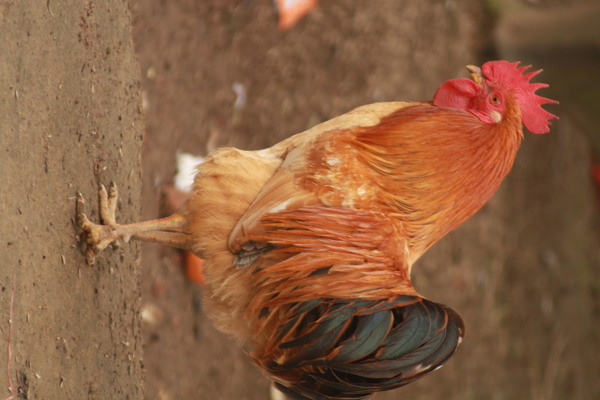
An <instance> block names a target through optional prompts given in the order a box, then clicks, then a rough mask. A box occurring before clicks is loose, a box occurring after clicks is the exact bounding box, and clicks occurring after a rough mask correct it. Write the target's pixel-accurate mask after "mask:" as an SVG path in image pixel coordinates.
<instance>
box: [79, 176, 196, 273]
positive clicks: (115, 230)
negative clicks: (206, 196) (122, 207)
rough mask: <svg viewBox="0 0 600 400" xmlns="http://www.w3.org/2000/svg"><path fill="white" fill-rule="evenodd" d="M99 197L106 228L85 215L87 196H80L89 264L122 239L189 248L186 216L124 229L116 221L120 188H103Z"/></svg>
mask: <svg viewBox="0 0 600 400" xmlns="http://www.w3.org/2000/svg"><path fill="white" fill-rule="evenodd" d="M98 194H99V199H100V218H101V220H102V224H95V223H93V222H91V221H90V220H89V219H88V217H87V216H86V215H85V213H84V204H85V201H84V200H83V196H82V195H81V193H79V192H77V224H78V225H79V227H80V228H81V230H83V232H84V238H85V241H86V244H87V249H86V252H85V254H86V259H87V262H88V263H89V264H93V263H94V262H95V257H96V254H98V253H100V252H101V251H102V250H104V249H105V248H107V247H108V246H109V245H111V244H116V243H117V241H118V240H120V239H122V240H123V241H124V242H128V241H129V240H130V239H137V240H143V241H147V242H157V243H163V244H166V245H168V246H173V247H178V248H182V249H188V248H189V244H190V243H189V235H188V233H187V232H186V230H185V226H186V220H185V217H184V216H183V215H181V214H173V215H171V216H170V217H167V218H161V219H155V220H152V221H145V222H139V223H136V224H126V225H120V224H117V222H116V218H115V212H116V209H117V197H118V193H117V187H116V186H115V185H114V184H111V186H110V189H109V191H108V192H107V191H106V188H105V187H104V185H101V186H100V190H99V193H98Z"/></svg>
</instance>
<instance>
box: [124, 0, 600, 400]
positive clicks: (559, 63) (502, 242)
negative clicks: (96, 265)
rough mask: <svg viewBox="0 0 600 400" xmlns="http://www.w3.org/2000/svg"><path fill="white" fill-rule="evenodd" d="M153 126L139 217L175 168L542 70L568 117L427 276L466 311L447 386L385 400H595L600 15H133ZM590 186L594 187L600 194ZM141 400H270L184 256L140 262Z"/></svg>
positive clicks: (445, 243)
mask: <svg viewBox="0 0 600 400" xmlns="http://www.w3.org/2000/svg"><path fill="white" fill-rule="evenodd" d="M130 10H131V13H132V16H133V35H134V45H135V49H136V54H137V57H138V60H139V64H140V67H141V71H142V95H143V108H144V113H145V126H146V128H145V133H144V141H143V143H144V144H143V146H144V147H143V153H142V163H143V175H142V180H143V185H142V187H143V192H142V200H143V203H142V204H143V206H142V217H143V218H144V219H147V218H155V217H156V216H157V215H160V214H162V213H165V212H166V210H165V203H164V201H163V200H164V196H163V194H164V193H163V192H164V191H163V188H164V186H165V185H168V184H170V183H171V182H172V180H173V176H174V175H175V173H176V162H175V159H176V154H177V153H178V152H188V153H193V154H197V155H205V154H207V152H209V151H210V150H212V149H214V148H215V147H219V146H235V147H240V148H243V149H259V148H264V147H269V146H271V145H272V144H274V143H276V142H278V141H279V140H281V139H283V138H285V137H288V136H290V135H292V134H295V133H298V132H301V131H303V130H305V129H307V128H309V127H311V126H313V125H315V124H317V123H319V122H322V121H325V120H327V119H329V118H332V117H334V116H336V115H339V114H341V113H344V112H346V111H349V110H351V109H352V108H354V107H356V106H359V105H362V104H367V103H372V102H376V101H391V100H428V99H431V97H432V95H433V93H434V91H435V89H436V88H437V86H438V85H439V84H440V83H441V82H442V81H444V80H447V79H452V78H457V77H464V76H466V72H465V70H464V66H465V65H467V64H481V63H482V62H484V61H486V60H492V59H507V60H510V61H522V62H523V63H525V64H533V66H534V68H535V69H538V68H543V69H544V72H543V73H542V74H541V75H539V76H538V77H537V78H535V79H536V80H537V81H541V82H546V83H548V84H550V88H549V89H545V90H544V91H543V92H542V93H541V94H542V95H543V96H547V97H550V98H553V99H558V100H559V101H560V105H559V106H549V107H548V109H549V110H550V111H551V112H553V113H555V114H557V115H558V116H559V117H560V120H559V121H556V122H554V124H553V126H552V131H551V133H549V134H547V135H531V134H528V133H526V138H525V141H524V144H523V147H522V149H521V151H520V153H519V155H518V159H517V163H516V165H515V167H514V170H513V172H512V173H511V175H510V176H509V178H508V179H507V181H506V182H505V183H504V184H503V186H502V188H501V190H500V191H499V193H498V194H497V195H496V196H495V197H494V198H493V200H492V201H491V202H490V203H489V204H488V205H487V206H486V207H485V208H484V209H483V210H482V211H481V212H480V213H479V214H478V215H477V216H476V217H475V218H473V219H472V220H470V221H468V222H467V223H466V224H465V225H464V226H462V227H461V228H459V229H458V230H457V231H455V232H453V233H452V234H451V235H449V236H448V237H447V238H445V239H444V240H442V241H441V242H440V243H439V244H438V245H437V246H435V247H434V248H433V249H432V250H431V251H430V252H429V253H428V254H427V255H426V256H425V257H424V258H423V259H422V260H420V261H419V262H418V263H417V265H416V266H415V269H414V272H413V279H414V282H415V284H416V286H417V289H418V290H419V291H420V292H421V293H423V294H424V295H425V296H428V297H430V298H432V299H433V300H435V301H439V302H443V303H446V304H448V305H449V306H451V307H452V308H454V309H455V310H457V311H458V312H459V313H460V314H461V316H462V317H463V319H464V320H465V324H466V327H467V331H466V337H465V340H464V342H463V345H462V346H461V347H460V348H459V350H458V351H457V353H456V355H455V356H454V357H453V358H452V359H451V360H450V361H449V362H448V363H447V364H446V365H445V366H444V368H442V369H441V370H439V371H437V372H435V373H433V374H431V375H428V376H427V377H426V378H424V379H422V380H420V381H418V382H416V383H414V384H411V385H409V386H407V387H405V388H400V389H398V390H396V391H392V392H389V393H382V394H378V395H376V396H375V398H376V399H379V400H384V399H400V398H403V399H404V398H410V399H413V400H417V399H435V398H440V399H441V398H444V399H463V400H464V399H493V400H502V399H534V400H559V399H590V400H592V399H599V398H600V380H598V376H600V358H599V357H598V353H599V351H600V334H598V331H599V330H600V322H599V319H600V274H599V273H600V236H599V229H598V228H599V219H598V210H599V208H598V207H599V204H600V201H599V197H598V195H599V191H598V189H599V186H598V185H599V182H600V172H598V168H599V167H598V166H597V165H598V163H600V130H599V128H598V126H600V23H598V21H600V3H599V2H598V1H595V0H589V1H586V0H530V1H521V0H509V1H504V0H489V1H480V0H460V1H459V0H426V1H423V0H419V1H415V0H379V1H376V2H374V1H359V0H327V1H322V2H320V3H319V4H318V5H317V6H316V7H315V8H313V9H312V10H311V11H310V12H309V13H308V14H307V15H306V16H305V17H304V18H302V19H301V20H300V21H299V22H298V23H297V24H296V25H295V26H294V27H292V28H291V29H288V30H285V31H283V30H281V29H279V28H278V20H277V10H276V8H275V7H274V4H273V3H272V2H270V1H265V0H263V1H258V0H204V1H196V0H175V1H166V0H144V1H136V0H131V1H130ZM594 173H595V174H596V175H595V179H594ZM142 254H143V256H142V271H143V272H142V277H143V278H142V279H143V283H142V315H143V316H144V319H143V326H142V332H143V337H144V367H145V382H146V383H145V393H146V395H145V396H146V398H147V399H148V400H174V399H183V398H186V399H207V400H208V399H211V400H212V399H240V400H258V399H261V400H264V399H267V398H268V396H269V384H268V382H267V380H266V379H265V378H264V377H263V376H262V375H261V373H260V372H259V371H258V370H257V369H256V368H254V367H253V366H252V365H251V363H250V362H249V360H248V358H247V357H246V356H245V355H244V353H243V352H242V350H240V349H239V348H238V346H237V344H236V343H233V341H232V340H231V339H229V338H228V337H226V336H225V335H222V334H220V333H219V332H216V331H215V330H214V329H213V328H212V327H211V325H210V322H209V321H208V320H207V319H206V318H205V317H204V316H203V314H202V310H201V306H202V305H201V301H200V297H201V296H200V294H201V290H202V289H201V287H199V286H197V285H195V284H194V283H191V282H189V281H188V280H186V278H185V276H184V273H183V267H182V265H183V258H182V255H181V254H180V253H179V252H177V251H175V250H171V249H166V248H163V247H159V246H155V245H144V247H143V251H142Z"/></svg>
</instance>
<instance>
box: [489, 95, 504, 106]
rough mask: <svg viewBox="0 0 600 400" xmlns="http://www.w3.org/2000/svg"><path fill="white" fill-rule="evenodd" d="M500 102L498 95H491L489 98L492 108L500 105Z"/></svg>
mask: <svg viewBox="0 0 600 400" xmlns="http://www.w3.org/2000/svg"><path fill="white" fill-rule="evenodd" d="M501 102H502V99H501V98H500V96H499V95H497V94H492V95H491V96H490V103H491V104H492V105H493V106H497V105H500V103H501Z"/></svg>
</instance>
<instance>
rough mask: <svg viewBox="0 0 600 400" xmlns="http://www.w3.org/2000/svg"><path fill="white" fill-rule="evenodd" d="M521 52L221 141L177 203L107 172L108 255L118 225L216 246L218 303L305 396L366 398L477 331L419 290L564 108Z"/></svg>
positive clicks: (208, 257) (91, 228) (212, 279)
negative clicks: (123, 211)
mask: <svg viewBox="0 0 600 400" xmlns="http://www.w3.org/2000/svg"><path fill="white" fill-rule="evenodd" d="M528 68H529V66H527V67H525V66H519V63H518V62H515V63H510V62H507V61H490V62H487V63H485V64H483V66H482V67H481V68H479V67H475V66H467V70H468V71H469V72H470V75H471V78H472V79H466V78H463V79H454V80H449V81H446V82H444V83H443V84H442V85H441V86H440V87H439V88H438V90H437V91H436V93H435V95H434V97H433V100H432V101H429V102H390V103H376V104H371V105H367V106H363V107H359V108H356V109H355V110H353V111H350V112H349V113H347V114H344V115H341V116H339V117H337V118H334V119H331V120H329V121H326V122H324V123H322V124H319V125H317V126H315V127H313V128H312V129H309V130H307V131H305V132H302V133H299V134H297V135H295V136H292V137H290V138H288V139H286V140H284V141H282V142H280V143H278V144H276V145H274V146H273V147H271V148H268V149H265V150H260V151H241V150H238V149H234V148H221V149H217V150H216V151H215V152H213V153H212V154H211V155H209V156H208V157H207V158H206V159H205V161H204V162H203V163H202V164H200V165H199V166H198V171H197V175H196V177H195V181H194V185H193V188H192V191H191V193H190V196H189V199H188V200H187V203H186V204H185V206H184V207H183V208H182V209H181V210H180V211H178V212H177V213H175V214H173V215H172V216H170V217H167V218H163V219H158V220H153V221H147V222H141V223H136V224H129V225H120V224H117V223H116V220H115V210H116V205H117V189H116V186H114V185H111V187H110V190H108V191H107V190H106V189H105V188H104V186H101V188H100V191H99V197H100V216H101V218H102V222H103V224H94V223H92V222H90V221H89V219H88V218H87V217H86V216H85V214H84V210H83V207H84V200H83V196H82V195H81V194H80V193H78V196H77V221H78V224H79V226H80V228H81V229H82V231H83V236H84V239H85V242H86V244H87V249H86V255H87V259H88V262H89V263H93V262H94V260H95V257H96V255H97V254H98V253H99V252H100V251H102V250H103V249H105V248H106V247H107V246H108V245H110V244H111V243H113V242H115V241H117V240H124V241H125V242H127V241H128V240H129V239H131V238H133V239H138V240H145V241H153V242H159V243H164V244H167V245H171V246H175V247H178V248H182V249H188V250H191V251H192V252H194V253H195V254H196V255H198V256H199V257H201V258H203V259H204V260H205V264H204V268H205V274H206V288H205V293H204V295H205V301H204V308H205V311H206V313H207V315H208V316H209V317H210V318H211V319H212V321H213V322H214V324H215V325H216V327H217V328H218V329H220V330H221V331H223V332H226V333H229V334H231V335H233V336H234V337H236V338H238V339H241V341H243V342H245V343H246V344H248V347H249V348H250V350H249V353H250V356H251V357H252V359H253V360H254V362H255V364H256V365H257V366H258V367H259V368H261V369H262V370H263V371H264V372H265V373H266V375H267V376H268V377H269V378H270V379H271V380H272V381H273V382H274V384H275V385H276V387H277V388H278V389H279V390H281V391H282V392H284V393H285V394H286V395H287V396H288V397H290V398H292V399H327V400H334V399H363V398H365V397H367V396H368V395H370V394H372V393H374V392H377V391H383V390H389V389H392V388H396V387H399V386H403V385H406V384H408V383H410V382H412V381H414V380H415V379H418V378H420V377H422V376H424V375H426V374H428V373H429V372H431V371H433V370H435V369H437V368H439V367H441V366H442V364H443V363H445V362H446V361H447V360H448V358H449V357H450V356H451V355H452V354H453V353H454V351H455V350H456V348H457V346H458V345H459V344H460V342H461V340H462V337H463V335H464V325H463V322H462V320H461V318H460V316H459V315H458V314H457V313H456V312H455V311H453V310H452V309H450V308H448V307H446V306H444V305H442V304H438V303H435V302H433V301H431V300H428V299H426V298H424V297H422V296H420V295H419V294H418V293H417V291H416V290H415V289H414V287H413V285H412V283H411V280H410V273H411V268H412V266H413V264H414V263H415V262H416V261H417V260H418V259H419V257H421V256H422V255H423V253H424V252H425V251H426V250H427V249H428V248H430V247H431V246H432V245H433V244H434V243H436V242H437V241H438V240H440V239H441V238H442V237H443V236H444V235H446V234H447V233H448V232H450V231H451V230H453V229H454V228H456V227H457V226H459V225H460V224H461V223H463V222H464V221H465V220H467V219H468V218H469V217H471V216H472V215H473V214H474V213H475V212H477V211H478V210H479V209H480V208H481V207H482V206H483V205H484V204H485V203H486V202H487V201H488V200H489V199H490V197H491V196H492V195H493V194H494V192H496V190H497V189H498V187H499V186H500V184H501V182H502V181H503V179H504V178H505V177H506V175H507V174H508V173H509V171H510V169H511V167H512V165H513V161H514V159H515V156H516V153H517V149H518V148H519V145H520V143H521V140H522V137H523V132H522V126H523V125H524V126H525V127H526V128H527V129H528V130H529V131H530V132H532V133H546V132H548V131H549V125H550V120H552V119H556V118H557V117H556V116H555V115H552V114H551V113H549V112H548V111H546V110H544V109H543V108H542V107H541V106H542V105H544V104H552V103H557V102H556V101H553V100H550V99H547V98H544V97H541V96H538V95H536V93H535V92H536V91H537V90H538V89H541V88H545V87H547V86H548V85H546V84H542V83H531V82H530V80H531V78H533V77H534V76H536V75H537V74H538V73H539V72H540V71H535V72H527V70H528Z"/></svg>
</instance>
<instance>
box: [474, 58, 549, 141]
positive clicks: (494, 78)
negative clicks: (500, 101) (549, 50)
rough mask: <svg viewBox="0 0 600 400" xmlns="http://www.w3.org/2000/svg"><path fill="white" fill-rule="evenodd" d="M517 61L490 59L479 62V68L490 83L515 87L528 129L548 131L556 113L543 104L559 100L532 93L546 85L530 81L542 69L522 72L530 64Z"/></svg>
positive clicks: (511, 88) (490, 84)
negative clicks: (550, 111) (520, 65)
mask: <svg viewBox="0 0 600 400" xmlns="http://www.w3.org/2000/svg"><path fill="white" fill-rule="evenodd" d="M519 64H520V61H517V62H513V63H511V62H508V61H504V60H502V61H489V62H486V63H485V64H483V65H482V67H481V72H482V74H483V76H484V77H485V80H486V83H487V84H488V85H489V86H491V87H499V88H503V89H506V90H514V92H515V95H516V97H517V102H518V103H519V107H520V108H521V117H522V119H523V124H524V125H525V127H526V128H527V130H529V131H530V132H531V133H547V132H549V131H550V125H551V123H550V120H551V119H558V117H557V116H556V115H554V114H551V113H549V112H548V111H546V110H544V109H543V108H542V105H543V104H558V102H557V101H555V100H551V99H547V98H545V97H542V96H538V95H537V94H535V92H536V91H538V90H539V89H543V88H547V87H548V85H547V84H545V83H531V82H530V80H531V78H533V77H534V76H536V75H537V74H539V73H540V72H542V70H541V69H539V70H537V71H532V72H525V71H527V70H528V69H529V68H531V65H526V66H522V67H519Z"/></svg>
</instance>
